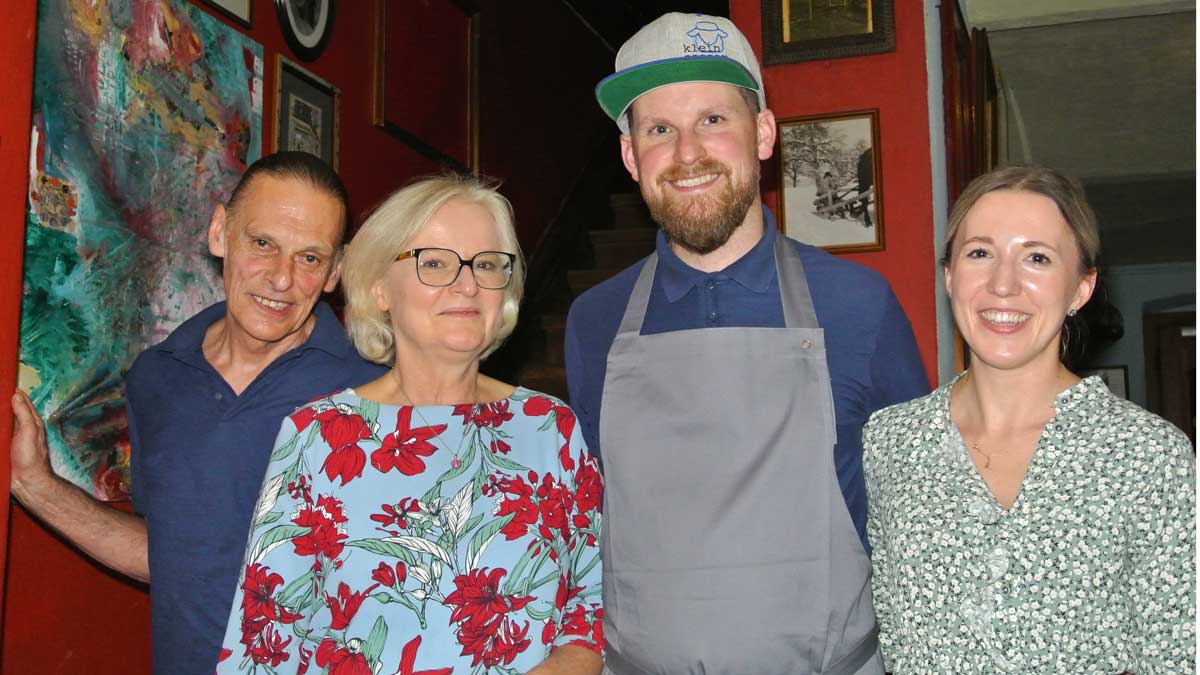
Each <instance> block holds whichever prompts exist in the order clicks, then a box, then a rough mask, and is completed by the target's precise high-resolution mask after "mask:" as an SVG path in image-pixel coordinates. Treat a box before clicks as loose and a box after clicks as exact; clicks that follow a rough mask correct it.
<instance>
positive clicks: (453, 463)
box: [393, 371, 479, 469]
mask: <svg viewBox="0 0 1200 675" xmlns="http://www.w3.org/2000/svg"><path fill="white" fill-rule="evenodd" d="M393 372H395V371H393ZM394 379H395V380H396V387H397V388H398V389H400V393H401V394H403V395H404V398H406V399H408V407H410V408H412V410H413V412H415V413H416V414H417V419H419V420H421V423H422V424H424V425H425V426H427V427H432V426H433V425H432V424H430V423H429V420H427V419H425V415H423V414H421V407H420V406H418V405H417V402H416V401H415V400H414V399H413V397H411V396H409V395H408V392H407V391H404V385H403V384H401V383H400V376H399V375H398V374H397V375H396V376H395V378H394ZM475 398H477V399H478V398H479V395H478V394H476V395H475ZM478 411H479V402H478V401H475V402H473V403H472V404H471V413H470V415H468V416H467V419H466V421H464V422H463V424H464V425H466V423H467V422H470V421H471V420H473V419H475V413H477V412H478ZM440 435H441V434H438V435H435V436H431V437H430V438H432V439H433V440H434V441H436V442H437V444H438V445H440V446H442V449H443V450H445V451H446V452H449V453H450V468H452V469H457V468H459V467H461V466H462V460H461V459H459V455H460V453H461V452H462V448H463V445H464V444H465V443H466V442H467V434H465V433H464V434H463V435H462V439H460V440H459V442H458V450H454V451H451V450H450V447H449V446H447V445H446V443H445V442H443V441H439V440H438V436H440Z"/></svg>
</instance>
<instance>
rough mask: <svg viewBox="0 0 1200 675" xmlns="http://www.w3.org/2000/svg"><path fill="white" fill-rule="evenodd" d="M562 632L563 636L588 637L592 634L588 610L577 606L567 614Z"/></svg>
mask: <svg viewBox="0 0 1200 675" xmlns="http://www.w3.org/2000/svg"><path fill="white" fill-rule="evenodd" d="M562 632H563V635H578V636H580V637H587V636H588V634H589V633H591V632H592V624H591V622H590V621H588V616H587V608H586V607H584V606H583V605H575V609H573V610H571V611H570V612H568V613H567V614H565V615H564V616H563V622H562Z"/></svg>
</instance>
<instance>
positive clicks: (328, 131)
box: [275, 56, 339, 170]
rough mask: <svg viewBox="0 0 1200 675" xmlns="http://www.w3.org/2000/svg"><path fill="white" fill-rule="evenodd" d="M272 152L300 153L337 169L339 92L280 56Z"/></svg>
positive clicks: (276, 75)
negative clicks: (290, 151) (273, 148)
mask: <svg viewBox="0 0 1200 675" xmlns="http://www.w3.org/2000/svg"><path fill="white" fill-rule="evenodd" d="M276 63H277V66H276V69H275V82H276V83H277V85H276V86H277V90H276V95H275V150H276V151H279V150H299V151H302V152H307V153H309V154H312V155H316V156H317V157H320V158H321V159H323V160H325V161H326V162H327V163H328V164H329V166H331V167H333V168H334V170H336V169H337V165H338V131H339V128H338V90H337V87H334V86H333V85H332V84H330V83H328V82H326V81H325V80H322V79H321V78H319V77H317V76H316V75H313V74H312V73H310V72H308V71H307V70H305V69H304V68H301V67H300V66H298V65H296V64H295V63H292V62H291V61H288V60H287V59H285V58H283V57H282V56H280V57H279V59H278V61H277V62H276Z"/></svg>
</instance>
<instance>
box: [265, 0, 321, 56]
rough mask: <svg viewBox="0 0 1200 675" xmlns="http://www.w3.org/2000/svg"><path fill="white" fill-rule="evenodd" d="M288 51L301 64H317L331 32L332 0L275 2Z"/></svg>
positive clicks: (284, 0)
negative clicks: (309, 62)
mask: <svg viewBox="0 0 1200 675" xmlns="http://www.w3.org/2000/svg"><path fill="white" fill-rule="evenodd" d="M275 14H277V15H278V16H279V27H280V29H282V30H283V39H284V41H286V42H287V45H288V48H289V49H291V50H292V53H293V54H295V55H296V57H297V58H299V59H300V60H301V61H316V60H317V57H318V56H320V55H321V52H322V51H323V50H324V49H325V43H327V42H329V36H330V34H332V33H333V15H334V12H333V0H275Z"/></svg>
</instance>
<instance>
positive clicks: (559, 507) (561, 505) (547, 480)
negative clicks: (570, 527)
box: [537, 474, 574, 539]
mask: <svg viewBox="0 0 1200 675" xmlns="http://www.w3.org/2000/svg"><path fill="white" fill-rule="evenodd" d="M537 497H538V508H539V510H540V511H541V513H542V524H543V525H544V526H545V527H549V528H553V529H555V530H564V529H566V527H567V513H568V512H569V511H570V510H571V506H572V502H573V501H574V500H573V498H572V497H571V492H570V490H568V489H567V488H566V487H565V486H564V485H563V484H562V483H559V482H558V481H556V480H554V477H553V476H551V475H550V474H546V475H545V476H542V484H541V485H539V486H538V489H537ZM542 536H544V537H546V538H547V539H550V538H551V537H550V536H547V534H546V533H545V532H543V534H542Z"/></svg>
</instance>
